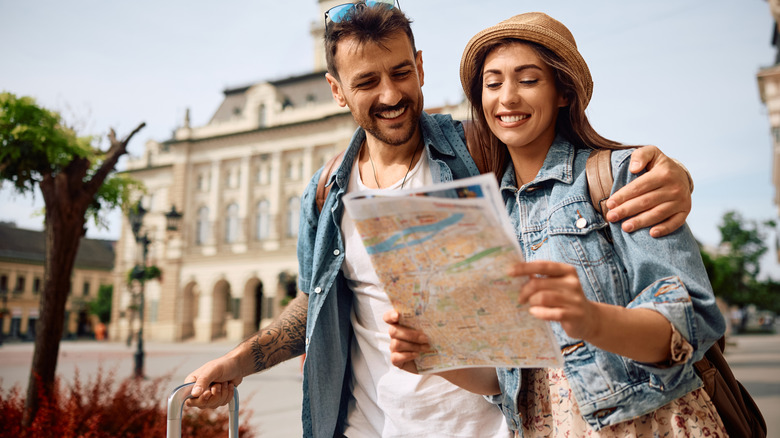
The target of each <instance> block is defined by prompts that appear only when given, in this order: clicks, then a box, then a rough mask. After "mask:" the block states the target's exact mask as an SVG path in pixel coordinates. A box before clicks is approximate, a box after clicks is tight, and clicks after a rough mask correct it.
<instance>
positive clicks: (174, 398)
mask: <svg viewBox="0 0 780 438" xmlns="http://www.w3.org/2000/svg"><path fill="white" fill-rule="evenodd" d="M194 384H195V382H191V383H185V384H183V385H180V386H179V387H178V388H176V389H174V390H173V392H171V395H170V396H169V397H168V434H167V435H166V436H167V437H168V438H181V417H182V412H183V411H184V402H185V401H187V399H189V398H192V394H191V392H192V386H193V385H194ZM228 422H229V424H228V437H230V438H238V388H233V399H231V400H230V402H228Z"/></svg>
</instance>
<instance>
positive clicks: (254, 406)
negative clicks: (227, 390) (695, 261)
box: [0, 341, 302, 438]
mask: <svg viewBox="0 0 780 438" xmlns="http://www.w3.org/2000/svg"><path fill="white" fill-rule="evenodd" d="M234 346H235V343H232V342H231V343H225V342H217V343H212V344H200V343H178V344H164V343H156V342H148V341H147V342H146V343H145V344H144V347H145V366H144V368H145V373H146V376H147V377H149V378H155V377H161V376H165V375H167V374H171V375H172V378H171V382H170V388H168V389H166V391H165V394H168V393H170V391H171V390H173V389H174V388H175V387H176V386H178V385H179V384H181V383H183V382H184V378H185V377H186V376H187V374H189V373H190V372H192V371H193V370H195V369H196V368H198V367H199V366H200V365H202V364H204V363H206V362H207V361H209V360H211V359H214V358H217V357H219V356H221V355H223V354H225V353H226V352H228V351H230V350H231V349H232V348H233V347H234ZM135 348H136V345H135V344H133V346H132V347H127V345H125V344H124V343H113V342H95V341H72V342H71V341H64V342H63V343H62V344H60V357H59V361H58V363H57V375H58V376H60V377H61V378H63V379H65V380H66V381H69V379H70V378H72V377H73V375H74V373H75V371H76V369H78V372H79V374H80V375H81V376H82V378H83V379H85V378H87V377H88V376H89V375H90V374H91V373H94V372H95V371H97V369H98V367H99V366H101V365H102V367H103V369H104V370H106V371H112V370H113V371H115V372H116V376H118V377H120V378H121V377H124V376H130V375H131V374H132V372H133V367H134V363H135V362H134V359H133V355H134V354H135V351H136V350H135ZM32 354H33V344H32V343H21V344H14V343H11V344H8V343H6V344H3V346H2V347H0V364H2V365H0V380H2V384H1V387H2V388H3V389H7V388H10V387H12V386H13V385H14V384H19V385H21V386H22V388H26V387H27V379H28V376H29V372H30V363H31V362H32ZM299 369H300V359H293V360H291V361H288V362H285V363H282V364H280V365H278V366H276V367H274V368H273V369H271V370H269V371H267V372H264V373H260V374H255V375H252V376H249V377H247V378H245V379H244V381H243V382H242V383H241V385H240V386H239V396H240V400H239V404H240V407H241V408H248V409H251V410H252V416H251V418H250V424H251V426H252V427H253V428H254V430H255V432H256V434H257V436H259V437H263V438H288V437H297V436H301V435H302V429H301V399H302V392H301V378H300V373H299ZM166 397H167V395H166ZM166 402H167V400H160V405H161V406H164V405H165V403H166ZM240 420H241V421H243V420H244V418H240Z"/></svg>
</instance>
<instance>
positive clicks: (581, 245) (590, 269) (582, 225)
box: [548, 196, 630, 303]
mask: <svg viewBox="0 0 780 438" xmlns="http://www.w3.org/2000/svg"><path fill="white" fill-rule="evenodd" d="M607 233H609V224H608V223H607V222H606V221H605V220H604V218H603V217H602V216H601V215H600V214H598V213H597V212H596V210H595V209H594V208H593V205H592V204H591V203H590V198H588V197H586V196H575V197H570V198H567V199H566V200H564V202H561V203H559V204H558V207H557V208H555V209H554V210H553V211H552V212H551V213H550V217H549V226H548V234H549V239H550V243H551V249H550V250H551V251H552V252H553V254H552V256H553V259H555V260H560V261H561V262H563V263H567V264H570V265H573V266H575V267H576V268H577V273H578V274H579V277H580V283H582V288H583V291H584V292H585V295H586V296H587V297H588V299H590V300H593V301H598V302H611V303H615V302H616V299H617V302H621V301H623V302H627V300H628V299H630V297H629V296H627V295H626V294H625V290H626V289H627V288H626V285H627V283H626V278H625V269H624V268H623V265H622V263H621V262H620V259H619V257H617V255H616V254H615V252H614V250H613V247H612V243H611V241H610V239H609V237H608V234H607Z"/></svg>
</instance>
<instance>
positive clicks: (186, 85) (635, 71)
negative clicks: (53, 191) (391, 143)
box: [0, 0, 780, 279]
mask: <svg viewBox="0 0 780 438" xmlns="http://www.w3.org/2000/svg"><path fill="white" fill-rule="evenodd" d="M345 1H346V0H345ZM400 7H401V9H402V10H403V11H404V12H405V13H406V14H407V15H408V16H409V17H410V18H411V19H412V20H413V24H412V29H413V31H414V34H415V39H416V43H417V48H418V49H420V50H422V52H423V67H424V70H425V85H424V86H423V92H424V95H425V102H426V106H429V107H432V106H439V105H442V104H445V103H456V102H460V101H461V100H462V99H463V92H462V90H461V88H460V81H459V77H458V68H459V63H460V56H461V54H462V51H463V48H464V46H465V45H466V43H467V42H468V40H469V39H470V38H471V36H473V35H474V34H475V33H477V32H479V31H480V30H482V29H484V28H485V27H488V26H491V25H493V24H496V23H498V22H499V21H501V20H504V19H506V18H509V17H511V16H512V15H515V14H519V13H523V12H529V11H542V12H545V13H547V14H549V15H551V16H552V17H554V18H556V19H558V20H560V21H561V22H563V23H564V24H565V25H566V26H567V27H568V28H569V29H570V30H571V31H572V33H573V34H574V36H575V38H576V40H577V44H578V47H579V49H580V52H581V53H582V55H583V57H584V58H585V60H586V61H587V63H588V65H589V67H590V70H591V73H592V75H593V78H594V83H595V86H594V94H593V99H592V101H591V104H590V106H589V108H588V116H589V118H590V120H591V123H592V124H593V125H594V127H595V128H596V129H597V130H598V131H599V132H600V133H601V134H602V135H604V136H606V137H608V138H611V139H614V140H618V141H621V142H625V143H630V144H655V145H657V146H659V147H660V148H661V149H662V150H663V151H664V152H665V153H666V154H667V155H669V156H672V157H675V158H677V159H679V160H681V161H682V162H683V163H684V164H685V165H686V166H687V167H688V169H689V170H690V172H691V175H692V176H693V179H694V181H695V190H694V193H693V211H692V212H691V214H690V216H689V217H688V224H689V226H690V227H691V229H692V230H693V233H694V235H695V236H696V237H697V238H698V239H699V240H700V241H701V242H702V243H704V244H707V245H716V244H718V243H719V242H720V233H719V231H718V228H717V227H718V224H719V223H720V222H721V220H722V217H723V214H724V213H725V212H727V211H729V210H736V211H738V212H739V213H740V214H741V215H742V216H743V217H744V218H746V219H748V220H755V221H760V222H763V221H765V220H768V219H775V220H776V219H777V215H778V209H777V206H776V205H774V204H773V198H774V188H773V186H772V184H771V163H772V161H771V160H772V141H771V136H770V127H769V119H768V114H767V110H766V108H765V106H764V105H763V104H762V103H761V100H760V96H759V91H758V85H757V81H756V73H757V72H758V71H759V69H761V68H763V67H767V66H770V65H772V64H773V63H774V57H775V48H774V47H772V45H771V36H772V35H771V32H772V26H773V19H772V17H771V14H770V12H769V6H768V4H767V3H766V1H764V0H740V1H733V0H708V1H700V0H696V1H694V0H656V1H652V2H628V1H624V0H590V1H587V2H584V1H581V0H556V1H551V0H480V1H473V0H400ZM319 20H322V17H321V15H320V13H319V7H318V5H317V2H316V0H285V1H276V2H270V1H267V0H255V1H248V0H223V1H220V2H215V1H203V0H188V1H183V0H167V1H157V0H154V1H152V0H136V1H133V2H107V1H104V0H70V1H67V2H63V1H54V0H34V1H25V2H20V1H13V0H0V23H2V24H1V25H0V41H3V44H0V90H2V91H10V92H12V93H14V94H17V95H27V96H32V97H34V98H36V99H37V101H38V103H39V104H41V105H43V106H45V107H47V108H51V109H54V110H57V111H60V112H61V113H62V114H63V116H64V117H65V119H66V120H67V121H68V122H69V123H71V124H73V125H74V126H76V127H77V129H79V132H80V133H83V134H97V135H105V134H106V133H107V132H108V129H109V128H111V127H113V128H114V129H115V130H116V131H117V133H118V134H119V135H120V136H124V135H126V134H127V133H129V132H130V131H131V130H132V129H133V128H134V127H135V126H137V125H138V123H140V122H142V121H143V122H146V125H147V126H146V128H144V129H143V130H142V131H141V132H140V133H139V134H138V135H136V137H135V138H134V139H133V140H132V142H131V143H130V147H129V150H130V153H131V154H132V155H140V153H141V152H142V151H143V145H144V144H145V142H146V141H147V140H150V139H153V140H157V141H163V140H167V139H169V138H170V137H171V133H172V131H173V130H174V129H175V128H176V127H177V126H180V125H181V123H182V120H183V118H184V113H185V111H186V110H187V109H188V108H189V109H190V112H191V121H192V124H193V125H194V126H200V125H204V124H206V123H207V122H208V120H209V119H210V117H211V115H212V114H213V113H214V111H216V109H217V107H218V106H219V103H220V102H221V99H222V96H223V94H222V92H223V90H224V89H226V88H232V87H238V86H244V85H248V84H252V83H255V82H261V81H267V80H274V79H282V78H286V77H289V76H294V75H299V74H304V73H308V72H310V71H311V70H312V68H313V51H314V50H315V47H314V43H313V42H312V40H311V37H310V34H309V30H310V28H311V25H312V23H314V22H315V21H319ZM323 80H325V79H324V78H323ZM122 165H123V163H122V162H120V168H121V166H122ZM42 206H43V203H42V199H41V197H40V195H38V196H35V197H19V196H17V195H15V194H14V193H13V191H12V190H11V188H10V187H9V186H8V185H6V186H4V187H2V188H0V221H13V222H16V224H17V225H18V226H20V227H23V228H31V229H42V216H41V215H40V210H41V209H42ZM120 214H121V213H120V212H119V211H114V212H112V213H110V214H109V215H108V222H109V224H110V225H109V227H108V228H107V229H99V228H96V227H95V226H91V227H90V228H89V230H88V232H87V235H88V236H89V237H95V238H117V237H118V236H119V228H120V222H121V216H120ZM767 243H768V245H769V247H770V252H771V251H773V250H774V236H773V235H770V236H768V238H767ZM762 268H763V271H764V275H769V276H771V277H773V278H775V279H780V266H778V263H777V261H776V260H775V258H774V257H765V259H764V260H763V266H762Z"/></svg>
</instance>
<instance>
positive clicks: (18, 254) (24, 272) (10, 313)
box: [0, 223, 114, 340]
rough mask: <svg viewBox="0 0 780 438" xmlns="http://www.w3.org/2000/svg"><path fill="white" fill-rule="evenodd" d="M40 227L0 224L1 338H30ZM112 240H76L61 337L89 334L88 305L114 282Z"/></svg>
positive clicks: (39, 283)
mask: <svg viewBox="0 0 780 438" xmlns="http://www.w3.org/2000/svg"><path fill="white" fill-rule="evenodd" d="M45 254H46V253H45V235H44V232H43V231H33V230H25V229H21V228H16V226H14V225H12V224H5V223H0V313H2V314H3V318H2V323H1V324H0V330H1V331H2V337H3V338H4V339H13V340H32V339H34V338H35V324H36V322H37V320H38V309H39V308H40V294H41V291H43V279H44V275H43V274H44V273H43V260H44V256H45ZM113 268H114V242H112V241H108V240H97V239H86V238H84V239H81V244H80V245H79V251H78V254H77V255H76V262H75V265H74V268H73V274H72V277H71V288H70V289H71V290H70V291H69V292H67V293H68V294H69V296H68V301H67V303H66V306H65V327H64V330H63V337H65V338H74V337H85V336H86V337H91V336H93V335H94V328H95V327H96V325H97V323H98V320H97V317H95V316H94V315H90V314H89V311H88V307H87V306H88V304H89V303H90V302H91V301H92V300H94V299H95V298H97V294H98V289H99V288H100V286H101V285H110V284H112V283H113V279H114V277H113V274H112V271H113Z"/></svg>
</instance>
